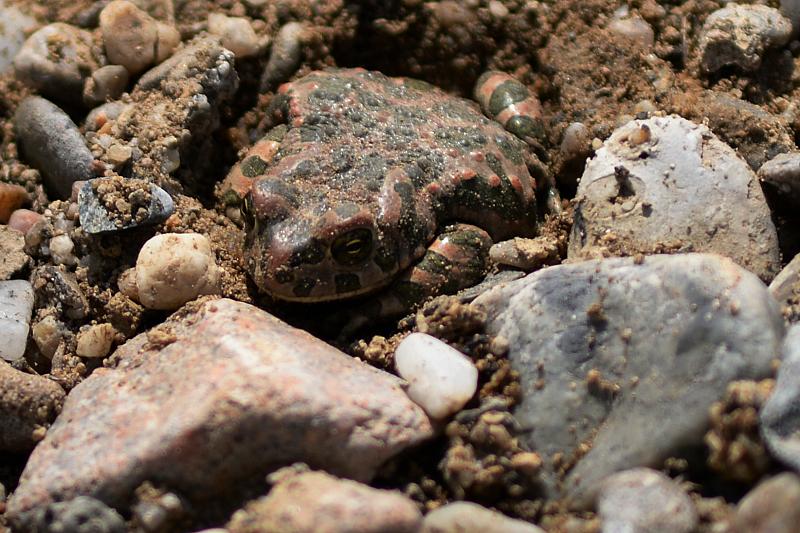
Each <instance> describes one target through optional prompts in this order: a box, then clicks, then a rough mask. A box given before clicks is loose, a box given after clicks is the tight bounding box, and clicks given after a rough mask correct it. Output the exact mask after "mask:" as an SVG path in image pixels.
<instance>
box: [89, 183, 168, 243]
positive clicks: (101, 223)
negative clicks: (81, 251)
mask: <svg viewBox="0 0 800 533" xmlns="http://www.w3.org/2000/svg"><path fill="white" fill-rule="evenodd" d="M78 209H79V216H80V221H81V227H82V228H83V231H85V232H86V233H90V234H100V233H113V232H116V231H120V230H124V229H130V228H136V227H140V226H154V225H156V224H160V223H162V222H164V221H165V220H166V219H167V218H169V216H170V215H171V214H172V213H173V212H174V210H175V204H174V202H173V201H172V197H170V195H169V194H167V192H166V191H165V190H164V189H162V188H161V187H159V186H157V185H155V184H153V183H148V182H146V181H143V180H120V179H119V178H97V179H93V180H90V181H87V182H86V183H84V184H83V185H82V186H81V188H80V192H79V193H78Z"/></svg>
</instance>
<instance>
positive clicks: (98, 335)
mask: <svg viewBox="0 0 800 533" xmlns="http://www.w3.org/2000/svg"><path fill="white" fill-rule="evenodd" d="M116 335H117V330H116V329H114V326H112V325H111V324H96V325H94V326H90V327H89V328H88V329H86V330H84V331H81V332H80V333H78V347H77V349H76V353H77V354H78V355H79V356H81V357H91V358H101V357H105V356H106V355H108V352H109V351H111V345H112V344H113V343H114V337H115V336H116Z"/></svg>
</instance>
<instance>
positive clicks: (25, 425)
mask: <svg viewBox="0 0 800 533" xmlns="http://www.w3.org/2000/svg"><path fill="white" fill-rule="evenodd" d="M1 312H2V311H0V313H1ZM1 321H2V318H0V322H1ZM0 329H2V326H0ZM2 338H3V341H4V343H5V342H6V339H7V338H6V337H2ZM0 383H2V384H3V386H2V387H0V427H2V428H3V431H0V450H3V451H16V452H21V451H29V450H31V449H33V447H34V446H36V443H37V442H39V441H40V440H41V439H42V437H43V436H44V432H45V430H46V429H47V427H49V426H50V423H51V422H52V421H53V420H54V419H55V417H56V415H57V414H58V412H59V411H60V410H61V406H62V405H63V403H64V397H65V396H66V395H65V394H64V391H63V389H62V388H61V387H59V386H58V384H57V383H56V382H55V381H51V380H49V379H47V378H44V377H42V376H38V375H36V374H26V373H24V372H20V371H19V370H17V369H15V368H13V367H12V366H11V365H9V364H8V363H6V362H5V361H2V360H0Z"/></svg>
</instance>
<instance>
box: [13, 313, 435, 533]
mask: <svg viewBox="0 0 800 533" xmlns="http://www.w3.org/2000/svg"><path fill="white" fill-rule="evenodd" d="M112 360H113V361H114V362H116V368H100V369H97V370H95V371H94V373H93V374H92V375H91V376H90V377H89V378H87V379H86V380H85V381H83V382H82V383H81V384H80V385H78V386H77V387H75V388H74V389H73V390H72V391H71V392H70V394H69V396H68V398H67V401H66V403H65V405H64V409H63V411H62V413H61V416H59V417H58V419H57V420H56V422H55V424H54V425H53V426H52V427H51V429H50V431H49V432H48V434H47V437H46V438H45V440H43V441H42V442H41V443H40V444H39V445H38V446H37V447H36V449H35V450H34V452H33V454H32V455H31V457H30V459H29V461H28V463H27V465H26V467H25V471H24V472H23V474H22V478H21V480H20V484H19V487H18V488H17V490H16V492H15V493H14V495H13V496H12V498H11V500H10V501H9V504H8V514H9V515H10V516H11V517H12V518H13V519H14V520H15V521H16V523H17V524H20V525H22V526H25V524H26V523H27V520H28V519H29V517H30V516H31V515H32V514H33V513H35V510H37V509H40V508H42V507H43V506H46V505H48V504H50V503H52V502H53V501H61V500H68V499H71V498H74V497H75V496H78V495H86V496H91V497H93V498H95V499H97V500H100V501H102V502H103V503H105V504H107V505H110V506H112V507H116V508H121V509H122V508H125V506H126V505H128V502H129V497H130V495H131V494H132V493H133V491H134V489H135V488H136V487H138V486H139V485H140V484H141V483H143V482H144V481H148V480H149V481H152V482H153V483H155V484H156V485H158V486H161V487H165V488H166V489H169V490H174V491H175V492H178V493H181V494H183V495H185V496H186V497H187V498H189V500H190V501H198V500H204V501H205V500H207V499H208V498H210V497H212V496H213V495H214V494H218V493H220V492H224V491H228V490H231V487H232V486H235V485H236V484H237V483H240V482H247V481H253V480H258V479H259V478H261V476H263V475H264V474H265V473H267V472H269V471H270V469H273V468H276V467H280V466H284V465H287V464H291V463H294V462H298V461H299V462H305V463H307V464H309V465H311V466H312V467H316V468H321V469H324V470H326V471H328V472H331V473H333V474H336V475H340V476H343V477H349V478H353V479H357V480H368V479H370V478H371V477H372V476H373V475H374V473H375V471H376V469H377V468H378V467H379V466H380V465H381V464H382V463H383V462H384V461H386V460H387V459H388V458H390V457H392V456H393V455H394V454H396V453H398V452H400V451H401V450H403V449H404V448H406V447H408V446H411V445H413V444H416V443H418V442H420V441H423V440H425V439H427V438H428V437H430V436H431V435H432V434H433V429H432V427H431V424H430V422H429V420H428V418H427V417H426V416H425V414H424V412H423V411H422V409H421V408H420V407H418V406H417V405H416V404H414V403H413V402H411V400H409V398H408V396H406V394H405V392H403V389H402V387H401V382H400V380H399V379H398V378H396V377H394V376H392V375H390V374H386V373H384V372H381V371H379V370H376V369H375V368H373V367H370V366H368V365H366V364H364V363H361V362H359V361H357V360H355V359H353V358H351V357H349V356H347V355H345V354H344V353H342V352H339V351H338V350H336V349H334V348H332V347H331V346H329V345H327V344H325V343H324V342H322V341H320V340H317V339H315V338H314V337H312V336H311V335H309V334H307V333H305V332H303V331H300V330H297V329H294V328H292V327H290V326H288V325H286V324H285V323H283V322H281V321H280V320H278V319H276V318H274V317H272V316H271V315H269V314H267V313H266V312H264V311H261V310H260V309H258V308H256V307H253V306H251V305H247V304H244V303H240V302H235V301H233V300H225V299H223V300H216V301H207V302H205V303H203V304H200V305H197V306H196V307H195V308H194V310H193V311H189V310H187V311H184V316H183V317H180V316H174V317H173V318H171V319H170V320H168V321H167V322H166V323H165V324H163V325H162V326H159V328H157V329H156V330H151V331H149V332H148V333H145V334H142V335H139V336H137V337H135V338H134V339H132V340H131V341H129V342H128V343H126V344H125V345H123V346H122V347H120V348H119V349H118V350H117V351H116V353H115V354H114V355H113V356H112Z"/></svg>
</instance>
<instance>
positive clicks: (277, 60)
mask: <svg viewBox="0 0 800 533" xmlns="http://www.w3.org/2000/svg"><path fill="white" fill-rule="evenodd" d="M306 31H307V29H306V27H305V25H303V24H302V23H300V22H289V23H287V24H284V25H283V26H282V27H281V29H280V30H278V34H277V35H276V36H275V41H274V42H273V43H272V50H271V52H270V56H269V61H268V62H267V66H266V67H264V72H263V73H262V75H261V84H260V87H259V90H260V91H261V92H262V93H266V92H270V91H274V90H275V89H277V88H278V86H279V85H280V84H281V83H284V82H286V81H289V78H290V77H291V76H292V74H294V73H295V71H296V70H297V68H298V67H299V66H300V61H302V59H303V39H304V38H305V35H306Z"/></svg>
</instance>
